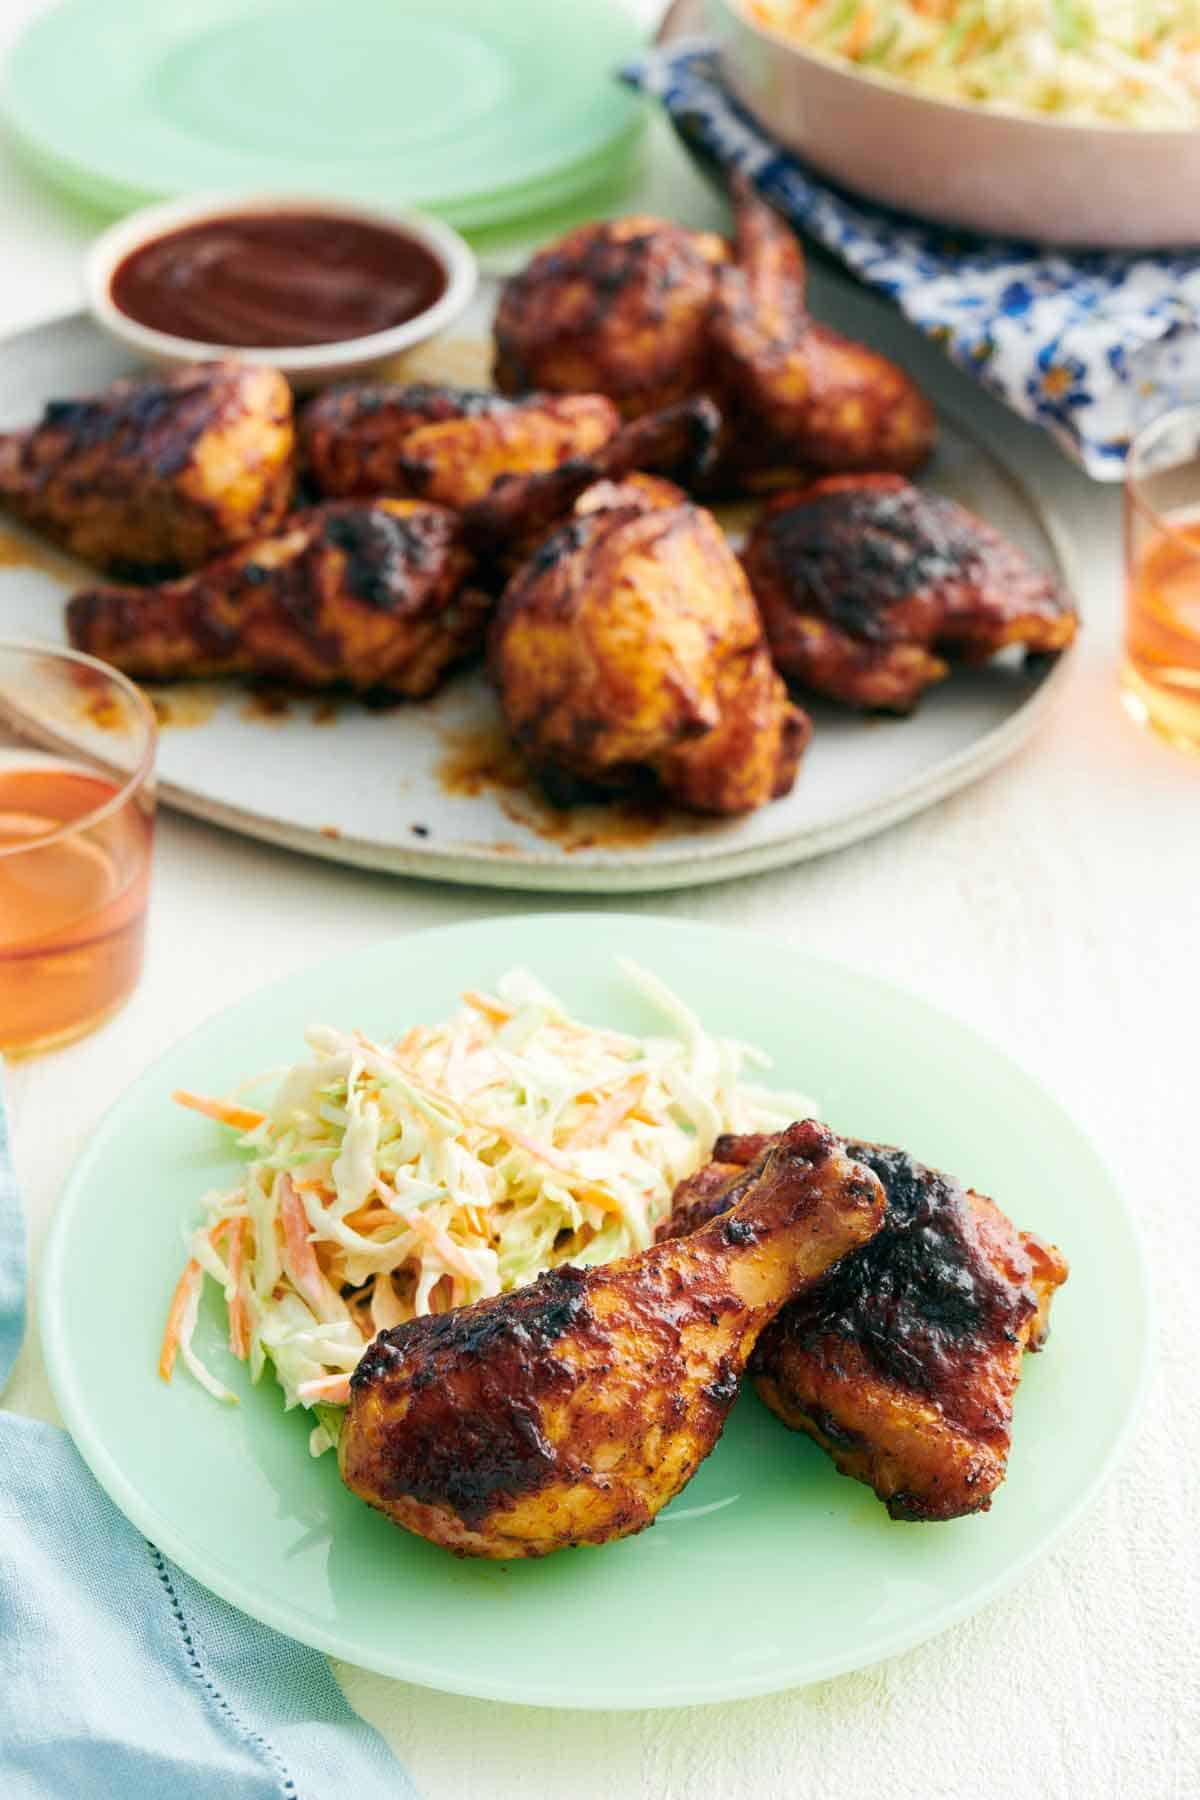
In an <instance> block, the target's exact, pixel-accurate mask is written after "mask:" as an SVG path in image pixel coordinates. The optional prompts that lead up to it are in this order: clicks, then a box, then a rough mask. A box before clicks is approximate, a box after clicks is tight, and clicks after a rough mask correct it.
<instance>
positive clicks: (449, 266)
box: [84, 194, 478, 388]
mask: <svg viewBox="0 0 1200 1800" xmlns="http://www.w3.org/2000/svg"><path fill="white" fill-rule="evenodd" d="M84 274H85V282H86V287H87V298H88V304H89V306H90V307H91V310H92V314H93V317H94V318H95V319H96V321H97V322H98V324H100V325H101V326H103V328H104V329H105V330H106V331H107V332H108V333H109V334H110V335H111V336H112V337H115V338H117V339H119V341H120V342H121V343H122V344H124V345H126V346H127V347H128V348H129V349H131V350H133V351H134V352H136V354H137V355H139V356H141V357H143V358H145V359H146V360H147V361H150V362H153V363H158V364H160V365H167V366H171V365H178V364H181V363H191V362H203V361H207V360H209V359H211V358H213V357H227V356H235V357H241V358H243V359H244V360H245V361H247V362H261V363H269V364H270V365H271V366H272V367H273V368H276V369H280V370H282V372H283V373H284V374H285V375H286V376H287V377H288V378H289V380H290V381H292V383H293V384H294V385H295V386H297V387H301V388H308V387H316V386H319V385H320V384H321V383H322V382H326V381H332V380H335V379H337V378H339V377H341V376H345V375H351V374H354V375H362V374H367V373H369V372H370V371H372V370H374V369H378V368H379V367H380V366H381V365H382V364H384V363H386V362H387V361H388V360H389V358H391V357H393V356H395V355H397V354H398V353H399V352H400V351H401V350H408V349H411V348H412V346H413V345H414V344H419V343H421V342H422V341H423V340H424V339H426V338H429V337H433V336H434V335H435V333H437V332H439V331H443V330H445V328H446V327H447V326H448V325H450V324H452V323H453V321H454V320H455V319H457V318H458V317H459V316H460V314H461V313H462V312H463V311H464V309H465V308H466V307H467V306H468V305H469V304H470V301H471V298H472V296H473V294H474V292H475V285H476V280H477V275H478V270H477V267H476V263H475V258H474V255H473V254H472V252H471V250H470V249H469V248H468V246H467V245H466V244H465V243H464V242H463V240H462V238H460V237H459V235H458V233H457V232H456V231H452V230H451V228H450V227H449V226H448V225H443V224H442V223H441V221H440V220H438V219H431V218H427V217H425V216H424V215H423V214H419V213H388V212H385V211H382V210H380V209H378V208H374V207H367V206H356V205H353V204H351V203H348V202H343V201H339V200H332V199H328V198H324V197H322V198H313V197H298V196H296V195H292V194H288V195H281V194H243V195H238V196H237V197H236V198H230V197H209V198H206V199H203V200H199V199H191V200H179V201H169V202H167V203H166V204H165V205H162V206H148V207H145V208H143V210H142V211H140V212H136V213H133V214H131V215H130V216H129V218H126V219H122V220H121V221H120V223H119V224H116V225H113V226H112V227H110V229H109V230H108V231H106V232H105V233H104V234H103V236H102V237H100V238H98V239H97V240H96V242H95V243H94V244H93V245H92V248H91V250H90V251H89V253H88V257H87V263H86V266H85V272H84Z"/></svg>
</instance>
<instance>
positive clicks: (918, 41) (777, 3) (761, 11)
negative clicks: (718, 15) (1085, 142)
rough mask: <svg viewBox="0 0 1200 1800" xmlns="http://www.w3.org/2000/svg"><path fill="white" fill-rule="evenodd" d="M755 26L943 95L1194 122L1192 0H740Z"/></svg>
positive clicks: (1080, 114) (1197, 33)
mask: <svg viewBox="0 0 1200 1800" xmlns="http://www.w3.org/2000/svg"><path fill="white" fill-rule="evenodd" d="M745 5H746V11H747V12H748V13H749V15H750V16H751V17H752V18H753V19H755V20H757V21H758V22H759V23H760V24H763V25H766V26H768V27H769V28H770V29H772V30H774V31H778V32H781V33H782V34H783V35H784V36H786V37H789V38H792V39H794V40H795V41H797V42H799V43H801V44H803V45H804V46H805V47H806V48H809V49H814V50H821V51H825V52H828V53H829V54H831V55H834V56H838V57H847V58H849V59H850V60H851V61H853V62H855V63H857V64H859V65H860V66H861V67H863V68H870V69H877V70H880V71H881V72H883V73H886V74H888V75H894V76H897V77H899V78H900V79H901V80H903V81H908V82H911V83H912V84H913V86H915V87H918V88H920V89H921V90H922V91H923V92H925V93H928V94H932V95H935V96H936V97H938V98H940V99H946V100H960V101H970V102H974V103H983V104H985V105H993V106H1000V107H1009V108H1012V107H1020V108H1024V109H1027V110H1030V111H1034V112H1040V113H1055V114H1059V115H1061V116H1064V117H1067V118H1072V119H1080V120H1109V121H1111V122H1113V123H1116V124H1122V125H1147V126H1177V125H1184V126H1188V125H1195V124H1197V123H1198V122H1200V9H1198V8H1197V5H1196V0H745Z"/></svg>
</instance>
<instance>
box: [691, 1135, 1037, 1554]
mask: <svg viewBox="0 0 1200 1800" xmlns="http://www.w3.org/2000/svg"><path fill="white" fill-rule="evenodd" d="M773 1141H774V1140H773V1139H771V1138H764V1137H744V1138H737V1137H732V1138H720V1139H718V1140H717V1143H716V1145H715V1146H714V1150H713V1161H712V1162H711V1163H710V1164H709V1165H708V1167H707V1168H705V1169H702V1170H700V1172H699V1173H698V1174H697V1175H695V1176H693V1177H692V1178H691V1180H690V1181H685V1182H683V1183H681V1185H680V1187H679V1189H678V1190H677V1192H676V1195H675V1201H674V1206H673V1209H672V1212H671V1216H670V1218H669V1219H667V1220H665V1221H664V1222H663V1224H662V1225H661V1226H660V1227H659V1236H660V1238H667V1239H672V1238H675V1237H677V1236H679V1235H683V1236H684V1238H685V1241H686V1237H687V1234H689V1233H691V1232H694V1231H696V1230H698V1229H705V1230H711V1229H712V1224H711V1221H713V1220H715V1219H716V1218H719V1217H720V1216H722V1215H723V1214H724V1213H726V1212H727V1211H729V1209H730V1208H735V1207H736V1206H737V1205H738V1202H739V1200H740V1198H741V1196H742V1194H743V1193H744V1192H746V1191H747V1190H748V1189H749V1188H751V1187H752V1186H753V1184H754V1182H755V1181H756V1180H757V1179H758V1177H759V1172H760V1171H761V1169H762V1168H763V1166H764V1163H765V1160H766V1158H767V1157H769V1155H770V1151H771V1145H772V1143H773ZM844 1148H845V1152H846V1154H847V1155H848V1156H851V1157H853V1158H854V1159H855V1160H856V1161H858V1162H861V1163H863V1164H865V1166H866V1167H867V1168H869V1169H871V1170H873V1172H874V1173H875V1174H876V1175H877V1176H878V1177H879V1179H880V1181H881V1182H882V1184H883V1189H884V1193H885V1195H886V1198H887V1212H886V1215H885V1218H884V1224H883V1229H882V1230H881V1231H880V1232H879V1234H878V1235H877V1236H876V1237H874V1238H873V1239H872V1240H871V1242H870V1243H869V1244H866V1245H864V1246H863V1248H862V1249H860V1250H857V1251H855V1252H854V1253H853V1254H852V1255H850V1256H848V1257H846V1259H845V1261H844V1262H842V1263H839V1265H838V1266H837V1267H836V1268H835V1269H833V1270H831V1271H830V1273H829V1275H828V1276H827V1277H826V1278H825V1280H823V1281H822V1282H820V1283H818V1284H817V1285H816V1286H814V1287H813V1288H811V1289H809V1290H808V1291H807V1292H806V1293H805V1294H803V1295H802V1296H801V1297H800V1298H799V1299H797V1300H795V1301H793V1302H792V1304H791V1305H789V1306H788V1307H787V1309H786V1310H785V1311H784V1312H782V1313H781V1314H780V1316H779V1318H778V1319H777V1320H776V1321H775V1322H774V1324H773V1325H772V1326H771V1327H770V1329H769V1330H768V1331H767V1332H765V1333H764V1335H763V1337H762V1338H761V1340H760V1342H759V1345H758V1348H757V1350H756V1352H755V1357H754V1364H753V1367H754V1371H755V1375H756V1380H757V1386H758V1391H759V1393H760V1395H761V1396H762V1398H763V1399H764V1400H765V1401H766V1403H767V1405H768V1406H769V1407H770V1408H771V1410H772V1411H773V1412H775V1413H777V1414H778V1415H779V1417H780V1418H781V1419H782V1420H783V1422H784V1423H785V1424H786V1425H790V1426H791V1427H792V1428H793V1430H796V1431H804V1432H807V1433H808V1435H809V1436H810V1437H811V1438H814V1439H815V1440H816V1442H817V1443H818V1444H820V1446H821V1448H822V1449H823V1450H826V1451H828V1453H829V1455H830V1456H831V1457H832V1458H833V1460H834V1462H835V1463H836V1464H837V1466H838V1468H839V1469H840V1470H841V1471H842V1473H843V1474H844V1475H852V1476H854V1477H855V1479H857V1480H859V1481H864V1482H866V1483H867V1485H868V1486H869V1487H872V1488H873V1489H874V1490H875V1492H876V1493H877V1494H878V1496H879V1498H880V1499H881V1500H883V1501H884V1502H885V1503H886V1505H887V1509H888V1511H889V1513H890V1514H891V1515H892V1517H893V1518H894V1519H912V1520H921V1519H928V1520H935V1519H956V1518H959V1517H961V1516H962V1515H964V1514H966V1513H974V1512H985V1511H986V1510H987V1508H988V1507H989V1506H990V1504H991V1498H992V1495H993V1493H994V1492H995V1490H996V1488H997V1487H998V1486H999V1485H1000V1483H1001V1482H1002V1481H1003V1479H1004V1475H1005V1470H1006V1468H1007V1463H1008V1452H1009V1444H1010V1439H1011V1432H1012V1416H1013V1398H1014V1395H1015V1393H1016V1389H1017V1383H1018V1382H1019V1380H1020V1378H1021V1359H1022V1355H1023V1353H1024V1351H1026V1350H1040V1349H1041V1347H1042V1344H1043V1343H1044V1341H1045V1338H1046V1334H1047V1330H1048V1328H1049V1312H1050V1303H1051V1301H1052V1299H1053V1297H1054V1294H1055V1291H1056V1290H1057V1289H1058V1288H1059V1287H1061V1285H1062V1283H1063V1282H1064V1281H1065V1280H1066V1278H1067V1265H1066V1262H1065V1261H1064V1259H1063V1257H1062V1256H1061V1254H1060V1253H1059V1251H1058V1250H1056V1249H1055V1248H1054V1247H1053V1246H1052V1245H1050V1244H1046V1243H1043V1242H1042V1240H1041V1239H1040V1238H1036V1237H1032V1236H1030V1235H1029V1234H1028V1233H1027V1232H1021V1231H1018V1230H1017V1229H1016V1227H1015V1226H1014V1225H1013V1224H1012V1223H1011V1221H1010V1220H1009V1219H1008V1218H1006V1216H1005V1215H1004V1213H1002V1212H1001V1210H1000V1208H999V1207H998V1206H997V1205H996V1204H995V1202H994V1201H993V1200H989V1199H987V1198H986V1197H985V1196H984V1195H983V1194H976V1193H974V1192H972V1191H971V1190H970V1189H967V1188H964V1187H962V1186H961V1184H960V1183H959V1182H957V1181H956V1180H955V1179H954V1178H953V1176H950V1175H944V1174H942V1173H940V1172H939V1171H938V1170H936V1169H927V1168H926V1167H925V1166H924V1165H923V1164H922V1163H919V1162H917V1161H916V1160H915V1159H914V1158H913V1157H911V1156H908V1155H907V1154H906V1153H905V1152H904V1151H903V1150H894V1149H891V1148H889V1147H888V1146H886V1145H881V1144H860V1143H855V1142H853V1141H849V1142H847V1143H846V1144H845V1146H844Z"/></svg>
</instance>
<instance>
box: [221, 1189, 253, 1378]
mask: <svg viewBox="0 0 1200 1800" xmlns="http://www.w3.org/2000/svg"><path fill="white" fill-rule="evenodd" d="M225 1223H226V1224H228V1225H229V1227H230V1232H229V1284H230V1286H231V1287H232V1289H233V1294H232V1296H231V1298H230V1301H229V1308H228V1310H229V1348H230V1349H231V1350H232V1351H233V1354H234V1355H235V1356H236V1357H237V1358H238V1359H239V1361H241V1362H245V1360H246V1358H247V1357H248V1356H249V1354H250V1309H249V1307H248V1306H247V1305H246V1294H245V1290H244V1288H243V1285H242V1269H243V1266H244V1262H245V1255H246V1228H247V1225H248V1224H249V1220H247V1219H227V1220H226V1221H225Z"/></svg>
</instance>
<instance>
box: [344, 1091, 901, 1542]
mask: <svg viewBox="0 0 1200 1800" xmlns="http://www.w3.org/2000/svg"><path fill="white" fill-rule="evenodd" d="M882 1213H883V1199H882V1195H881V1192H880V1188H879V1183H878V1182H877V1180H876V1179H875V1177H874V1176H873V1175H871V1174H870V1173H869V1172H868V1171H867V1170H865V1169H863V1168H862V1167H861V1166H860V1165H859V1164H857V1163H855V1162H853V1161H851V1160H850V1158H849V1157H847V1156H846V1155H845V1154H844V1153H843V1152H842V1150H841V1148H840V1145H839V1144H838V1142H837V1140H836V1139H835V1138H834V1137H833V1135H832V1133H830V1132H829V1131H828V1130H826V1129H825V1127H824V1126H821V1125H816V1124H814V1123H812V1122H811V1121H808V1122H806V1123H804V1124H798V1125H793V1126H791V1128H790V1129H789V1130H788V1131H786V1132H785V1133H784V1134H783V1135H782V1137H781V1138H780V1141H779V1144H778V1146H777V1148H776V1149H775V1150H774V1152H773V1153H772V1155H771V1156H770V1158H769V1159H768V1160H767V1162H766V1164H765V1166H764V1168H763V1170H762V1173H761V1175H760V1177H759V1178H758V1180H757V1181H756V1182H755V1183H754V1184H753V1185H752V1187H751V1188H750V1189H749V1190H748V1191H747V1192H746V1194H745V1196H744V1198H743V1200H742V1202H741V1204H740V1205H739V1207H738V1208H737V1210H736V1212H734V1213H733V1214H732V1215H731V1217H729V1218H728V1219H720V1220H717V1221H714V1223H713V1224H711V1225H709V1226H707V1227H705V1228H704V1229H703V1230H701V1231H698V1232H697V1233H696V1234H695V1235H694V1236H692V1237H689V1238H685V1239H682V1240H680V1241H679V1242H675V1243H666V1244H657V1245H654V1246H652V1247H651V1248H650V1249H649V1250H643V1251H641V1252H640V1253H638V1254H637V1255H634V1256H628V1257H625V1258H623V1259H622V1260H621V1261H619V1262H614V1263H609V1264H607V1265H603V1266H601V1267H598V1268H592V1269H577V1268H572V1267H569V1266H568V1267H562V1268H557V1269H554V1270H552V1271H551V1272H550V1273H549V1274H546V1275H542V1276H541V1277H540V1278H539V1279H538V1280H537V1281H536V1282H534V1283H533V1284H532V1286H530V1287H527V1288H523V1289H521V1290H519V1291H518V1292H516V1293H512V1294H504V1295H501V1296H500V1297H499V1298H497V1299H494V1300H481V1301H478V1302H477V1303H476V1304H475V1305H474V1306H467V1307H463V1308H460V1309H459V1310H457V1311H453V1312H448V1313H442V1314H440V1315H436V1316H430V1317H428V1318H421V1319H413V1320H410V1321H409V1323H408V1324H406V1325H399V1326H397V1327H395V1328H394V1329H393V1330H391V1331H385V1332H383V1333H382V1334H381V1336H379V1337H377V1338H376V1339H375V1342H374V1343H373V1344H372V1345H371V1346H370V1347H369V1348H368V1350H367V1351H366V1352H365V1354H364V1355H363V1357H362V1360H361V1361H360V1363H359V1365H358V1367H357V1369H356V1370H355V1372H354V1374H353V1375H352V1377H351V1381H350V1388H351V1399H350V1408H349V1411H348V1413H347V1415H346V1418H345V1422H344V1424H343V1427H342V1432H341V1440H340V1443H339V1446H338V1456H339V1462H340V1464H341V1471H342V1477H343V1479H344V1480H345V1482H346V1485H347V1487H349V1488H350V1489H351V1491H352V1492H353V1493H356V1494H358V1495H359V1496H360V1497H361V1498H362V1499H364V1500H366V1501H368V1502H369V1503H370V1505H372V1506H375V1507H377V1508H378V1509H379V1510H380V1511H381V1512H384V1513H386V1514H387V1515H388V1517H389V1518H391V1519H393V1520H394V1521H395V1522H396V1524H398V1525H403V1526H405V1527H406V1528H407V1529H408V1530H409V1531H415V1532H417V1533H419V1534H420V1535H421V1536H422V1537H426V1538H429V1539H430V1540H431V1541H432V1542H433V1543H435V1544H441V1545H442V1546H443V1547H444V1548H445V1549H447V1550H453V1551H455V1552H457V1553H458V1554H459V1555H466V1556H490V1557H516V1556H545V1555H547V1554H548V1553H549V1552H550V1551H552V1550H559V1549H563V1548H565V1547H566V1546H567V1545H573V1544H604V1543H607V1542H609V1540H610V1539H612V1538H619V1537H626V1536H628V1535H629V1534H630V1533H631V1532H635V1531H641V1530H642V1529H643V1528H644V1527H645V1526H647V1525H649V1524H651V1523H652V1521H653V1520H654V1518H655V1515H656V1514H657V1513H658V1512H659V1511H660V1510H661V1509H662V1508H663V1507H664V1506H665V1505H666V1504H667V1502H668V1500H670V1499H671V1498H672V1497H673V1496H674V1495H675V1494H677V1493H678V1492H679V1490H680V1488H682V1487H683V1486H684V1484H685V1482H687V1481H688V1480H689V1479H690V1478H691V1476H692V1475H694V1474H695V1472H696V1469H697V1468H698V1466H699V1465H700V1463H701V1462H702V1461H703V1460H704V1458H705V1457H706V1456H707V1455H708V1453H709V1451H710V1450H712V1448H713V1446H714V1445H715V1444H716V1441H717V1439H718V1438H719V1437H720V1435H721V1430H722V1427H723V1425H724V1423H725V1417H726V1414H727V1412H728V1410H729V1408H730V1406H731V1405H732V1403H733V1401H734V1399H735V1398H736V1396H737V1393H738V1387H739V1383H740V1379H741V1375H742V1371H743V1370H744V1368H745V1366H746V1362H747V1359H748V1357H749V1355H750V1352H751V1350H752V1349H753V1346H754V1343H755V1340H756V1338H757V1337H758V1335H759V1333H760V1332H761V1331H762V1330H763V1328H764V1326H765V1325H766V1324H767V1323H768V1322H769V1321H770V1319H771V1318H772V1317H773V1316H774V1315H775V1313H776V1312H777V1311H778V1310H779V1308H780V1307H781V1306H782V1305H783V1304H784V1302H785V1301H787V1300H789V1299H791V1298H793V1297H794V1296H795V1295H796V1294H798V1293H802V1292H803V1291H804V1290H805V1289H806V1288H807V1287H808V1286H809V1284H810V1283H811V1282H813V1281H814V1280H816V1279H817V1278H818V1277H819V1276H821V1275H822V1274H823V1273H824V1272H825V1271H826V1270H827V1269H828V1268H829V1267H830V1265H831V1264H832V1263H834V1262H836V1260H837V1258H838V1257H840V1256H843V1255H845V1254H846V1252H847V1251H850V1250H853V1249H856V1248H857V1247H858V1246H860V1245H861V1244H863V1243H864V1242H865V1241H866V1240H867V1239H868V1238H869V1237H870V1235H871V1233H872V1232H873V1231H875V1230H876V1229H877V1228H878V1224H879V1220H880V1218H881V1217H882Z"/></svg>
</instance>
